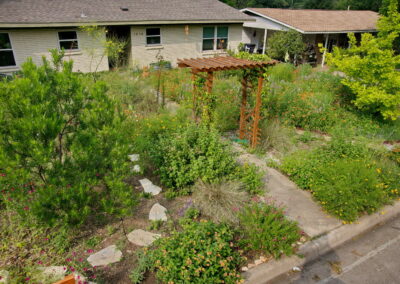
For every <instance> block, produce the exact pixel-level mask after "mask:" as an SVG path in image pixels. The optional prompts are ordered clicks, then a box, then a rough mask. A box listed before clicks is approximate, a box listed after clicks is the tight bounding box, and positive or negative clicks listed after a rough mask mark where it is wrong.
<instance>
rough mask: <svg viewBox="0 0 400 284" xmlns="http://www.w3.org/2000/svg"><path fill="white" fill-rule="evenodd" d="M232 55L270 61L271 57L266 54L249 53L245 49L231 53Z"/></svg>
mask: <svg viewBox="0 0 400 284" xmlns="http://www.w3.org/2000/svg"><path fill="white" fill-rule="evenodd" d="M233 56H235V57H237V58H240V59H248V60H253V61H270V60H271V57H269V56H268V55H266V54H258V53H249V52H246V51H241V52H238V53H235V54H233Z"/></svg>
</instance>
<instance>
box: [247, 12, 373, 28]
mask: <svg viewBox="0 0 400 284" xmlns="http://www.w3.org/2000/svg"><path fill="white" fill-rule="evenodd" d="M242 12H245V13H247V14H253V15H258V16H261V17H263V18H266V19H269V20H272V21H274V22H276V23H279V24H281V25H283V26H286V27H288V28H292V29H295V30H298V31H299V32H302V33H334V32H337V33H344V32H363V31H366V32H367V31H376V24H377V21H378V18H379V15H378V13H376V12H373V11H354V10H306V9H300V10H294V9H274V8H246V9H243V10H242Z"/></svg>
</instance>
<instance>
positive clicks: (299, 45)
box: [267, 30, 305, 62]
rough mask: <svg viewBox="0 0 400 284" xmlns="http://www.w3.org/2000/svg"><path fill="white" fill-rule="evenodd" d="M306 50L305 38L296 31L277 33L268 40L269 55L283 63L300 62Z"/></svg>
mask: <svg viewBox="0 0 400 284" xmlns="http://www.w3.org/2000/svg"><path fill="white" fill-rule="evenodd" d="M304 50H305V44H304V42H303V37H302V35H301V33H299V32H297V31H295V30H290V31H287V32H286V31H285V32H275V33H274V34H273V35H272V36H271V38H270V39H269V40H268V50H267V53H268V55H269V56H270V57H272V58H274V59H278V60H281V61H283V60H285V59H288V60H287V61H290V62H298V60H299V59H300V57H301V55H302V53H303V52H304ZM286 57H288V58H286Z"/></svg>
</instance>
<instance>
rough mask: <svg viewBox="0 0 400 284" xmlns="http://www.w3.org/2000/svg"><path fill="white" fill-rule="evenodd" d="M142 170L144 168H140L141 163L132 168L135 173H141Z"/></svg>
mask: <svg viewBox="0 0 400 284" xmlns="http://www.w3.org/2000/svg"><path fill="white" fill-rule="evenodd" d="M141 171H142V169H141V168H140V166H139V165H134V166H133V168H132V172H133V173H140V172H141Z"/></svg>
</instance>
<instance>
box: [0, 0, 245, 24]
mask: <svg viewBox="0 0 400 284" xmlns="http://www.w3.org/2000/svg"><path fill="white" fill-rule="evenodd" d="M121 7H125V8H128V11H122V10H121ZM249 19H250V20H251V18H250V17H248V16H247V15H244V14H243V13H241V12H240V11H238V10H236V9H234V8H232V7H230V6H228V5H226V4H224V3H221V2H219V1H218V0H0V25H2V26H4V25H5V24H46V23H49V24H50V23H52V24H56V23H92V22H100V23H110V22H111V23H112V22H148V21H149V22H151V21H154V22H162V21H166V22H167V21H180V22H182V21H188V22H190V21H196V22H197V21H199V22H207V21H235V22H240V21H242V22H244V21H246V20H247V21H248V20H249Z"/></svg>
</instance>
